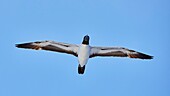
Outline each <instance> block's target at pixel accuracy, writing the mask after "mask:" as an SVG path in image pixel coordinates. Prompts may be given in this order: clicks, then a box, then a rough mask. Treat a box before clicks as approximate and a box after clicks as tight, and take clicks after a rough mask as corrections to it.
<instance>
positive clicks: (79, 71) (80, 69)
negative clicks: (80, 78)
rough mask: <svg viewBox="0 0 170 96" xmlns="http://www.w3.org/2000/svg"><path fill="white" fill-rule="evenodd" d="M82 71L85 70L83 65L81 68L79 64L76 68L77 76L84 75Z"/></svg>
mask: <svg viewBox="0 0 170 96" xmlns="http://www.w3.org/2000/svg"><path fill="white" fill-rule="evenodd" d="M84 70H85V65H84V66H83V67H81V66H80V64H79V66H78V73H79V74H84Z"/></svg>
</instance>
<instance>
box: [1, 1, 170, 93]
mask: <svg viewBox="0 0 170 96" xmlns="http://www.w3.org/2000/svg"><path fill="white" fill-rule="evenodd" d="M169 4H170V2H169V1H168V0H0V34H1V35H0V42H1V47H0V50H1V54H0V56H1V60H0V96H67V95H69V96H77V95H81V96H170V91H169V89H170V70H169V69H170V64H168V62H170V59H169V53H170V52H169V51H168V49H169V48H170V46H169V41H170V39H169V36H170V18H169V17H170V11H169V10H170V7H169ZM86 34H88V35H89V36H90V37H91V41H90V44H91V45H96V46H122V47H127V48H130V49H134V50H137V51H139V52H144V53H146V54H150V55H153V56H154V59H153V60H136V59H129V58H101V57H98V58H93V59H90V60H89V62H88V65H87V66H86V71H85V74H84V75H79V74H78V73H77V67H78V62H77V59H76V58H75V57H73V56H71V55H66V54H61V53H53V52H46V51H34V50H24V49H17V48H15V44H16V43H23V42H30V41H37V40H54V41H60V42H67V43H75V44H80V43H81V41H82V37H83V36H84V35H86Z"/></svg>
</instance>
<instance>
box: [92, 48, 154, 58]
mask: <svg viewBox="0 0 170 96" xmlns="http://www.w3.org/2000/svg"><path fill="white" fill-rule="evenodd" d="M96 56H116V57H130V58H139V59H152V58H153V56H150V55H147V54H144V53H140V52H137V51H134V50H129V49H127V48H123V47H91V54H90V58H92V57H96Z"/></svg>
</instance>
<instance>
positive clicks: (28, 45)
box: [15, 43, 31, 48]
mask: <svg viewBox="0 0 170 96" xmlns="http://www.w3.org/2000/svg"><path fill="white" fill-rule="evenodd" d="M30 45H31V43H23V44H15V47H17V48H29V47H30Z"/></svg>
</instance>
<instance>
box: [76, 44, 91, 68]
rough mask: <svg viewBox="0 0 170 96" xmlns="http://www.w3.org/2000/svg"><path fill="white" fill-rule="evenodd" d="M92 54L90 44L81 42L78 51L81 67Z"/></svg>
mask: <svg viewBox="0 0 170 96" xmlns="http://www.w3.org/2000/svg"><path fill="white" fill-rule="evenodd" d="M89 56H90V46H89V45H85V44H81V45H80V47H79V52H78V62H79V64H80V66H81V67H83V66H84V65H86V64H87V62H88V59H89Z"/></svg>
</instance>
